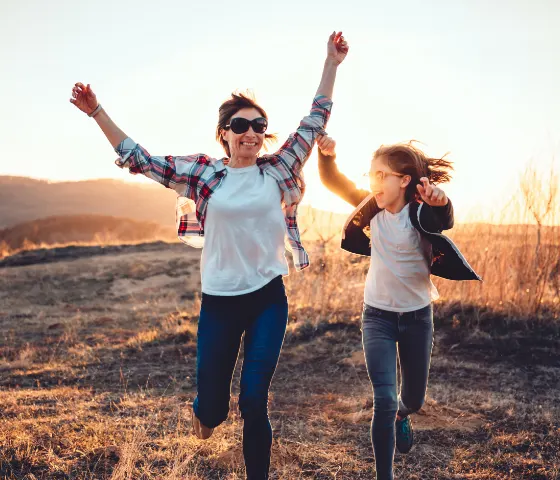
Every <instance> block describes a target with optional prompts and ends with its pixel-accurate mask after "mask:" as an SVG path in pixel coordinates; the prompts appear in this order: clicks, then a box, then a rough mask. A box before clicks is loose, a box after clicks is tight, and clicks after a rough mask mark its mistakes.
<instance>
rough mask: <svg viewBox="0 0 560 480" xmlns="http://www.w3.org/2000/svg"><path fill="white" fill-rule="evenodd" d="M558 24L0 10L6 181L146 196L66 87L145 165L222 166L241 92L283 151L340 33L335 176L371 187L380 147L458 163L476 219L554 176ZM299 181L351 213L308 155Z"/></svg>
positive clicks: (51, 7) (380, 11)
mask: <svg viewBox="0 0 560 480" xmlns="http://www.w3.org/2000/svg"><path fill="white" fill-rule="evenodd" d="M559 24H560V2H558V1H557V0H532V1H516V0H512V1H505V0H503V1H501V0H490V1H488V0H484V1H479V0H468V1H467V0H465V1H452V2H450V1H444V0H442V1H420V0H415V1H413V0H401V1H393V2H387V1H386V0H384V1H376V0H367V1H346V2H334V1H330V0H326V1H307V2H301V1H298V2H296V1H293V0H286V1H283V2H276V3H274V2H254V1H251V0H249V1H242V2H241V1H237V2H236V1H233V0H230V1H228V2H226V1H221V0H220V1H212V0H207V1H204V2H201V1H197V2H192V1H189V0H187V1H185V0H160V1H158V2H153V1H150V2H148V1H142V0H135V1H128V0H97V1H96V2H78V3H75V2H70V1H66V0H53V1H51V2H48V3H47V2H43V1H37V0H20V1H18V2H8V1H1V2H0V62H1V65H2V75H1V76H0V87H1V88H0V92H1V105H2V108H1V110H2V112H3V114H2V115H0V146H1V151H2V153H3V155H2V156H1V157H0V175H18V176H29V177H34V178H42V179H50V180H53V181H61V180H83V179H93V178H117V179H122V180H125V181H145V182H148V180H146V179H142V178H139V177H138V176H132V175H130V174H129V173H128V172H127V171H122V170H120V169H119V168H118V167H116V166H115V165H114V160H115V158H116V154H115V153H114V152H113V150H112V147H111V146H110V144H109V143H108V142H107V140H106V139H105V137H104V136H103V134H102V132H101V131H100V130H99V128H98V127H97V124H96V123H95V121H94V120H92V119H90V118H88V117H87V116H86V115H85V114H83V113H81V112H79V111H78V110H77V109H76V108H75V107H74V106H73V105H72V104H70V103H69V98H70V96H71V89H72V86H73V85H74V83H75V82H77V81H81V82H83V83H90V84H91V86H92V88H93V90H94V92H95V93H96V94H97V97H98V100H99V101H100V102H101V103H102V105H103V107H104V108H105V110H106V111H107V112H108V113H109V115H110V116H111V117H112V118H113V120H114V121H115V122H116V123H117V125H119V127H120V128H121V129H123V130H124V131H125V132H126V133H127V135H129V136H130V137H131V138H133V139H134V140H135V141H136V142H138V143H140V144H141V145H142V146H144V147H145V148H146V149H147V150H148V151H149V152H150V153H152V154H153V155H168V154H172V155H188V154H192V153H199V152H203V153H207V154H209V155H212V156H214V157H222V156H223V151H222V150H221V147H220V145H219V144H218V143H217V142H216V141H215V139H214V132H215V126H216V121H217V116H218V107H219V105H220V104H221V102H222V101H224V100H225V99H227V97H228V96H229V94H230V93H231V92H232V91H234V90H245V89H251V90H252V91H253V92H254V94H255V96H256V99H257V101H258V102H259V103H260V104H261V105H262V106H263V107H264V108H265V109H266V111H267V113H268V116H269V131H270V132H275V133H277V134H278V135H279V138H280V139H284V138H285V137H287V136H288V135H289V134H290V133H291V132H292V131H293V130H295V128H297V125H298V124H299V121H300V120H301V118H302V117H303V116H304V115H306V114H307V113H308V111H309V107H310V105H311V101H312V99H313V96H314V94H315V91H316V89H317V86H318V84H319V79H320V76H321V70H322V65H323V62H324V59H325V56H326V42H327V39H328V36H329V34H330V33H331V32H332V31H333V30H337V31H338V30H341V31H342V32H343V33H344V36H345V37H346V39H347V41H348V43H349V45H350V52H349V54H348V57H347V58H346V60H345V61H344V63H343V64H342V65H341V66H340V67H339V69H338V75H337V81H336V85H335V91H334V95H333V101H334V105H333V110H332V116H331V120H330V122H329V125H328V128H327V131H328V133H329V134H330V135H331V136H332V137H333V138H334V139H335V140H336V141H337V157H338V163H339V166H340V169H341V170H342V171H343V172H344V173H346V174H347V175H348V176H349V177H350V178H352V179H354V180H355V181H357V182H358V184H360V185H361V186H365V184H364V183H363V182H364V179H363V177H362V174H363V173H364V172H367V171H368V168H369V161H370V159H371V155H372V153H373V151H375V150H376V149H377V148H378V147H379V146H380V145H381V144H390V143H394V142H399V141H404V140H409V139H416V140H419V141H421V142H422V144H423V148H424V149H425V151H426V152H427V153H428V154H430V155H432V156H441V155H443V154H445V153H446V152H449V155H448V159H450V160H452V161H453V162H454V165H455V172H454V178H453V180H452V181H451V183H449V184H446V185H444V186H443V187H444V189H445V191H446V192H447V194H448V195H449V197H450V198H451V199H452V200H453V203H454V206H455V211H456V218H457V220H458V221H483V220H487V219H488V215H490V212H493V213H492V215H494V214H495V212H496V211H497V210H498V209H499V208H501V206H503V205H504V204H505V199H506V198H508V196H511V195H512V194H514V192H515V190H516V186H517V184H518V182H519V175H520V173H521V172H522V171H523V170H524V168H525V166H526V165H527V162H529V161H533V162H534V163H535V164H536V165H538V166H539V167H542V168H543V169H544V168H546V167H547V166H548V165H550V162H551V161H553V159H556V165H558V158H560V88H559V86H560V55H558V49H559V47H560V29H559V28H558V25H559ZM305 173H306V180H307V184H308V190H307V193H306V198H305V202H306V203H310V204H311V205H313V206H315V207H318V208H323V209H331V210H334V211H337V212H348V211H351V210H352V208H351V207H350V206H348V205H346V204H345V203H344V202H343V201H342V200H339V199H337V198H336V197H335V196H334V195H333V194H331V193H330V192H328V191H327V190H326V189H325V188H324V187H323V186H322V185H321V182H320V180H319V178H318V174H317V156H316V152H314V153H313V154H312V156H311V157H310V159H309V161H308V164H307V165H306V167H305Z"/></svg>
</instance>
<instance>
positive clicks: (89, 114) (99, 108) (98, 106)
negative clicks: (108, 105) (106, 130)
mask: <svg viewBox="0 0 560 480" xmlns="http://www.w3.org/2000/svg"><path fill="white" fill-rule="evenodd" d="M102 108H103V107H102V106H101V104H100V103H98V104H97V107H96V108H95V110H94V111H93V112H91V113H88V114H87V115H88V117H95V116H96V115H97V114H98V113H99V112H100V111H101V109H102Z"/></svg>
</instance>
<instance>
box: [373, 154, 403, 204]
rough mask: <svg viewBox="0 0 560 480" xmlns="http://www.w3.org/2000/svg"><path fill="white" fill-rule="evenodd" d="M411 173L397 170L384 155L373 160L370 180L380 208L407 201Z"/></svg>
mask: <svg viewBox="0 0 560 480" xmlns="http://www.w3.org/2000/svg"><path fill="white" fill-rule="evenodd" d="M410 180H411V177H410V175H403V174H402V173H399V172H395V171H394V170H393V169H391V167H390V166H389V164H388V162H387V159H386V158H385V157H383V156H379V157H375V158H374V159H373V160H372V161H371V168H370V171H369V181H370V187H371V191H372V192H373V193H374V194H375V200H376V202H377V205H378V206H379V207H380V208H387V207H389V210H391V207H393V206H396V205H398V204H402V203H406V201H405V192H406V187H407V186H408V184H409V183H410Z"/></svg>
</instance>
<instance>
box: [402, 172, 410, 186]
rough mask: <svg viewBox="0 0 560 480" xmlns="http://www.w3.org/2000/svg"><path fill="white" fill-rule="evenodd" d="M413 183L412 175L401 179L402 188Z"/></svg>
mask: <svg viewBox="0 0 560 480" xmlns="http://www.w3.org/2000/svg"><path fill="white" fill-rule="evenodd" d="M411 181H412V177H411V176H410V175H405V176H404V177H402V178H401V187H403V188H406V187H408V186H409V185H410V182H411Z"/></svg>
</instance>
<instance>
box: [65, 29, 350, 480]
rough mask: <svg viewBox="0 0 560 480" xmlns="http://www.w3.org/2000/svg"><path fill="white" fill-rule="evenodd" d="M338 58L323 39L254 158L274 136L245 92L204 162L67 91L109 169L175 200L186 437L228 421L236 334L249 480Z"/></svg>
mask: <svg viewBox="0 0 560 480" xmlns="http://www.w3.org/2000/svg"><path fill="white" fill-rule="evenodd" d="M347 52H348V45H347V43H346V41H345V40H344V37H343V36H342V34H341V33H340V32H339V33H338V34H335V33H334V32H333V34H332V35H331V36H330V37H329V40H328V45H327V58H326V60H325V65H324V69H323V75H322V78H321V82H320V84H319V88H318V90H317V94H316V96H315V98H314V100H313V105H312V107H311V112H310V114H309V115H308V116H306V117H304V119H303V120H302V121H301V123H300V126H299V128H298V129H297V131H296V132H295V133H293V134H292V135H290V137H289V138H288V140H287V141H286V143H284V145H282V147H281V148H280V149H279V150H278V151H277V152H276V153H274V154H272V155H262V156H260V155H259V153H260V151H261V148H262V147H263V144H264V142H265V141H266V140H268V139H270V138H271V137H272V136H270V135H267V134H266V133H265V132H266V129H267V126H268V118H267V115H266V112H265V111H264V109H263V108H262V107H260V106H259V105H258V104H257V103H256V102H255V101H254V100H252V99H251V98H248V97H246V96H244V95H235V94H232V96H231V99H229V100H227V101H226V102H224V103H223V104H222V105H221V106H220V109H219V120H218V126H217V129H216V138H217V139H218V141H219V142H220V143H221V144H222V146H223V147H224V150H225V152H226V155H227V157H225V158H223V159H213V158H210V157H208V156H207V155H203V154H198V155H191V156H186V157H174V156H165V157H156V156H152V155H150V154H149V153H148V152H147V151H146V150H145V149H144V148H142V147H141V146H140V145H138V144H137V143H136V142H134V141H132V140H131V139H130V138H129V137H128V136H127V135H126V134H125V133H124V132H123V131H122V130H120V129H119V128H118V127H117V126H116V125H115V123H113V121H112V120H111V119H110V118H109V116H108V115H107V113H106V112H105V110H104V109H103V108H102V107H101V105H100V104H98V102H97V99H96V97H95V94H94V93H93V91H92V90H91V87H90V86H89V85H87V86H86V85H83V84H82V83H77V84H76V85H75V86H74V88H73V90H72V98H71V99H70V101H71V102H72V103H73V104H74V105H75V106H76V107H78V108H79V109H80V110H81V111H83V112H85V113H87V114H88V115H89V116H90V117H94V119H95V120H96V122H97V124H98V125H99V126H100V128H101V130H102V131H103V133H104V134H105V136H106V137H107V139H108V140H109V142H110V143H111V145H112V146H113V147H114V148H115V150H116V152H117V153H118V154H119V159H118V160H117V162H116V163H117V165H119V166H120V167H121V168H128V169H129V171H130V172H131V173H133V174H138V173H141V174H143V175H145V176H146V177H148V178H151V179H153V180H155V181H157V182H159V183H161V184H163V185H164V186H165V187H168V188H172V189H174V190H175V191H176V192H177V194H178V210H177V213H178V216H177V218H178V225H177V226H178V234H179V238H181V239H182V240H183V241H185V242H187V243H190V244H199V245H200V242H197V241H196V239H198V240H200V239H201V237H202V236H204V237H205V240H204V250H203V252H202V258H201V279H202V305H201V309H200V318H199V323H198V340H197V342H198V350H197V390H198V391H197V397H196V399H195V401H194V402H193V412H192V415H193V430H194V432H195V434H196V435H197V436H198V437H199V438H201V439H206V438H208V437H210V435H212V432H213V430H214V428H215V427H217V426H218V425H220V424H221V423H222V422H223V421H224V420H226V418H227V416H228V411H229V400H230V389H231V380H232V375H233V371H234V368H235V364H236V361H237V355H238V352H239V347H240V343H241V337H242V336H243V335H245V346H244V359H243V369H242V373H241V388H240V390H241V392H240V395H239V408H240V411H241V416H242V418H243V421H244V422H243V455H244V457H245V466H246V470H247V478H248V479H251V480H261V479H266V478H268V470H269V465H270V448H271V445H272V429H271V426H270V421H269V418H268V407H267V402H268V390H269V387H270V383H271V381H272V376H273V374H274V371H275V369H276V365H277V362H278V358H279V355H280V349H281V347H282V342H283V339H284V334H285V330H286V324H287V319H288V304H287V299H286V294H285V290H284V284H283V282H282V276H283V275H287V274H288V264H287V261H286V257H285V255H284V248H285V247H284V245H285V242H284V240H285V236H286V235H287V237H288V240H289V243H290V245H291V247H292V253H293V258H294V263H295V267H296V269H297V270H300V269H303V268H305V267H307V266H308V265H309V260H308V257H307V253H306V252H305V250H304V248H303V246H302V244H301V241H300V236H299V230H298V226H297V221H296V216H297V206H298V203H299V202H300V200H301V198H302V195H303V192H304V189H305V184H304V181H303V176H302V167H303V166H304V164H305V162H306V160H307V158H308V157H309V154H310V153H311V150H312V148H313V145H314V143H315V141H316V138H317V136H318V135H319V134H320V133H324V130H323V129H324V127H325V126H326V123H327V120H328V118H329V115H330V110H331V106H332V102H331V98H332V92H333V87H334V82H335V77H336V72H337V68H338V65H340V63H341V62H342V61H343V60H344V58H345V57H346V54H347ZM192 240H195V241H192Z"/></svg>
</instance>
